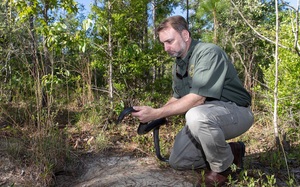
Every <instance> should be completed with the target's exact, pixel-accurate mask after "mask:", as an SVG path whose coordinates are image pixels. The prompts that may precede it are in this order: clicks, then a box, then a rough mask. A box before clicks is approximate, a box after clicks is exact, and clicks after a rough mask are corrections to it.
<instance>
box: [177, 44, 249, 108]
mask: <svg viewBox="0 0 300 187" xmlns="http://www.w3.org/2000/svg"><path fill="white" fill-rule="evenodd" d="M172 74H173V85H172V87H173V97H175V98H181V97H183V96H185V95H187V94H189V93H194V94H198V95H201V96H204V97H206V100H221V101H225V102H229V101H232V102H234V103H236V104H237V105H239V106H249V105H250V104H251V96H250V94H249V93H248V92H247V90H246V89H245V88H244V87H243V84H242V82H241V80H240V79H239V78H238V75H237V71H236V70H235V68H234V66H233V64H232V63H231V61H230V60H229V59H228V57H227V55H226V53H225V52H224V51H223V50H222V49H221V48H220V47H218V46H217V45H214V44H210V43H202V42H199V41H196V40H192V43H191V45H190V48H189V50H188V53H187V55H186V57H185V58H184V59H182V58H177V59H176V61H175V63H174V66H173V70H172Z"/></svg>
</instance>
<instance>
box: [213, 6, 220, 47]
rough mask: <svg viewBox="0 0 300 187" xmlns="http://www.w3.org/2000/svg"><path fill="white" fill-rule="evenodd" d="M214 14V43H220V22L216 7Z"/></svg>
mask: <svg viewBox="0 0 300 187" xmlns="http://www.w3.org/2000/svg"><path fill="white" fill-rule="evenodd" d="M213 16H214V43H215V44H217V43H218V27H219V23H218V18H217V11H216V9H214V10H213Z"/></svg>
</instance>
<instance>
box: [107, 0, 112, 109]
mask: <svg viewBox="0 0 300 187" xmlns="http://www.w3.org/2000/svg"><path fill="white" fill-rule="evenodd" d="M107 5H108V53H109V68H108V76H109V77H108V85H109V99H110V104H111V109H113V77H112V76H113V72H112V71H113V68H112V66H113V65H112V59H113V50H112V48H113V46H112V36H111V35H112V33H111V30H112V18H111V11H112V7H111V2H110V1H107Z"/></svg>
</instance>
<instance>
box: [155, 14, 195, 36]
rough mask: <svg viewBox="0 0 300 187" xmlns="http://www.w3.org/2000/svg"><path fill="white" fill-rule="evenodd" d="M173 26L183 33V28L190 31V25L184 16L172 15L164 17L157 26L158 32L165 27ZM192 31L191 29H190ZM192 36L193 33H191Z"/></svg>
mask: <svg viewBox="0 0 300 187" xmlns="http://www.w3.org/2000/svg"><path fill="white" fill-rule="evenodd" d="M169 26H171V27H172V28H173V29H174V30H176V31H177V32H179V33H181V32H182V31H183V30H187V31H189V25H188V23H187V21H186V20H185V19H184V17H182V16H171V17H168V18H166V19H164V20H163V21H162V22H161V23H160V24H159V25H158V26H157V28H156V33H157V34H158V33H159V32H160V31H162V30H163V29H165V28H168V27H169ZM189 33H190V31H189ZM190 36H191V33H190Z"/></svg>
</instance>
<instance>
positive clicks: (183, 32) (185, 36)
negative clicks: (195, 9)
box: [181, 30, 190, 42]
mask: <svg viewBox="0 0 300 187" xmlns="http://www.w3.org/2000/svg"><path fill="white" fill-rule="evenodd" d="M181 35H182V37H183V39H184V41H185V42H187V41H188V40H189V37H190V33H189V31H187V30H183V31H182V32H181Z"/></svg>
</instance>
